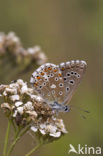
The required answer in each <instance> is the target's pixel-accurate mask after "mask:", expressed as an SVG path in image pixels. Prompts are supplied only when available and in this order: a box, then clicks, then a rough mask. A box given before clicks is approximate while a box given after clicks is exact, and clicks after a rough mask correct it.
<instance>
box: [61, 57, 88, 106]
mask: <svg viewBox="0 0 103 156" xmlns="http://www.w3.org/2000/svg"><path fill="white" fill-rule="evenodd" d="M86 66H87V64H86V62H85V61H79V60H76V61H74V60H72V61H69V62H66V63H61V64H60V65H59V67H60V70H61V72H62V77H63V79H64V88H65V96H64V102H63V103H62V104H66V103H69V101H70V100H71V97H72V96H73V94H74V92H75V90H76V88H77V87H78V85H79V83H80V81H81V80H82V77H83V75H84V73H85V71H86Z"/></svg>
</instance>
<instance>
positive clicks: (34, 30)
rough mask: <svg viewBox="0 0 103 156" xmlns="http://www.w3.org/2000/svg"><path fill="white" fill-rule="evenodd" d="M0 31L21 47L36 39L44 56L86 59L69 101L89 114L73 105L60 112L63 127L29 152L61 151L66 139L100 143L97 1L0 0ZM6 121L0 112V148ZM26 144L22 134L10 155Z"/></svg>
mask: <svg viewBox="0 0 103 156" xmlns="http://www.w3.org/2000/svg"><path fill="white" fill-rule="evenodd" d="M0 31H1V32H2V31H3V32H5V33H8V32H10V31H14V32H15V33H16V34H17V35H18V36H19V37H20V39H21V41H22V42H23V45H24V47H25V48H27V47H30V46H33V45H40V46H41V47H42V49H43V51H44V52H45V53H46V55H47V57H48V62H52V63H56V64H58V63H60V62H65V61H68V60H71V59H83V60H85V61H87V64H88V68H87V72H86V74H85V76H84V79H83V81H82V83H81V85H80V86H79V88H78V89H77V92H76V94H75V95H74V97H73V98H72V100H71V102H70V105H76V106H80V107H81V108H84V109H87V110H89V111H90V114H87V115H86V117H87V118H86V120H84V119H83V118H82V117H81V115H84V113H83V112H81V111H79V110H77V109H73V110H72V111H71V112H70V113H65V114H64V113H63V114H60V116H62V118H63V119H64V122H65V125H66V128H67V130H68V132H69V133H68V134H67V135H65V136H64V137H62V138H61V139H59V140H58V141H56V142H54V143H50V144H48V145H45V146H43V147H42V148H41V149H40V150H39V151H36V153H35V154H33V155H36V156H48V155H49V156H57V155H59V156H67V155H68V150H69V144H72V145H74V147H76V148H77V145H78V144H81V145H83V146H84V145H85V144H87V145H88V146H94V147H96V146H103V98H102V96H103V95H102V94H103V1H102V0H78V1H77V0H64V1H63V0H52V1H50V0H29V1H27V0H22V1H20V0H18V1H17V0H8V1H3V0H0ZM33 70H34V69H33ZM7 74H9V73H7ZM5 76H6V75H5ZM24 79H25V80H26V81H28V82H29V79H28V78H26V77H25V78H24ZM6 126H7V120H6V119H5V117H4V115H3V113H2V112H1V113H0V146H1V145H2V146H1V147H0V151H1V149H2V147H3V141H4V135H5V130H6ZM32 147H33V142H32V138H31V137H30V136H29V135H28V134H27V135H25V137H23V138H22V140H21V141H20V142H19V143H18V144H17V146H16V148H15V150H14V152H13V156H24V155H25V153H26V152H27V151H29V150H30V149H31V148H32ZM70 155H71V156H72V155H75V154H72V153H71V154H70Z"/></svg>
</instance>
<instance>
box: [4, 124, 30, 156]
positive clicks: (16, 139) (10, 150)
mask: <svg viewBox="0 0 103 156" xmlns="http://www.w3.org/2000/svg"><path fill="white" fill-rule="evenodd" d="M29 129H30V126H28V127H26V129H25V130H24V131H22V133H21V134H20V132H21V130H22V129H21V128H20V129H19V131H18V133H17V135H16V138H15V139H14V141H13V143H12V144H11V146H10V148H9V150H8V152H7V156H10V154H11V152H12V151H13V149H14V147H15V145H16V143H17V142H18V141H19V140H20V138H21V137H22V136H23V135H24V134H25V133H26V132H27V131H28V130H29Z"/></svg>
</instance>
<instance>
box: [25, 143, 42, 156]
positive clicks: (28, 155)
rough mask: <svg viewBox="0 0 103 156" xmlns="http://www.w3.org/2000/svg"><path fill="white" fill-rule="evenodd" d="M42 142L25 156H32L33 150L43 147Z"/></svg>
mask: <svg viewBox="0 0 103 156" xmlns="http://www.w3.org/2000/svg"><path fill="white" fill-rule="evenodd" d="M41 145H42V143H39V144H38V145H37V146H35V147H34V148H33V149H32V150H31V151H30V152H28V153H27V154H26V155H25V156H30V155H31V154H32V153H33V152H35V151H36V150H37V149H38V148H39V147H41Z"/></svg>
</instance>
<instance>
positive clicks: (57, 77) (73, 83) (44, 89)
mask: <svg viewBox="0 0 103 156" xmlns="http://www.w3.org/2000/svg"><path fill="white" fill-rule="evenodd" d="M85 70H86V62H85V61H79V60H76V61H74V60H72V61H68V62H65V63H60V64H59V65H55V64H52V63H46V64H44V65H42V66H40V67H39V68H38V69H37V70H36V71H35V72H34V73H33V74H32V77H31V80H30V83H31V84H32V86H33V88H34V91H35V92H37V94H39V95H40V96H42V98H43V99H44V101H46V102H47V104H48V105H49V106H50V107H52V109H55V110H57V111H69V110H70V108H69V106H66V104H68V103H69V101H70V99H71V97H72V95H73V93H74V92H75V90H76V88H77V86H78V84H79V83H80V81H81V79H82V77H83V75H84V73H85Z"/></svg>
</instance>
